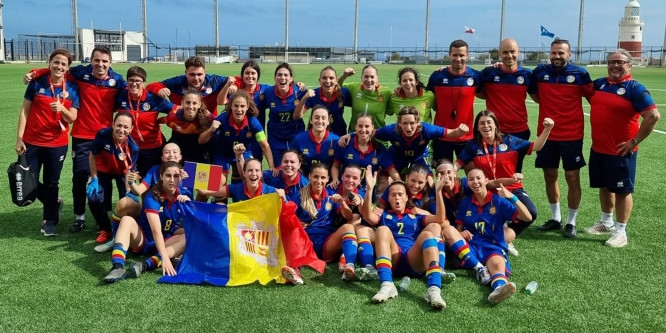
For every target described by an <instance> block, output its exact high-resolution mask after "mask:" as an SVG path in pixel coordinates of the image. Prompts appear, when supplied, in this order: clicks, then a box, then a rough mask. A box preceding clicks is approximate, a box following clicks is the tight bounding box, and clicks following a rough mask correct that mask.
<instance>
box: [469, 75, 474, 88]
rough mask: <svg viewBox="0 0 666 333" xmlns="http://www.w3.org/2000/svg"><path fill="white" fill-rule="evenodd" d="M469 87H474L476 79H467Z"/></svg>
mask: <svg viewBox="0 0 666 333" xmlns="http://www.w3.org/2000/svg"><path fill="white" fill-rule="evenodd" d="M467 85H468V86H470V87H471V86H473V85H474V79H473V78H471V77H470V78H468V79H467Z"/></svg>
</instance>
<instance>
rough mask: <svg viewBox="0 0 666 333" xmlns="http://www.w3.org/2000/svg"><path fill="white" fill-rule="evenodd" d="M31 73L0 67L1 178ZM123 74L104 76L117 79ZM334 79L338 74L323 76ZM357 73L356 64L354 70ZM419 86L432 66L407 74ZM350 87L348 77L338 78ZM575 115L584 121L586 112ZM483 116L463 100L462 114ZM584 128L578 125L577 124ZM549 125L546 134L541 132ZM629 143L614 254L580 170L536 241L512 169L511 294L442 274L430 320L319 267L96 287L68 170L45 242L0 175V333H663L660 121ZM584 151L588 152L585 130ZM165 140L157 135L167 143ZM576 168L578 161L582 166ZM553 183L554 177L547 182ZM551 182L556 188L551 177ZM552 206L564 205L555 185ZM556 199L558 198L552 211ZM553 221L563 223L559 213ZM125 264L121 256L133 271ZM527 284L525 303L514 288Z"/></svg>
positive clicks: (94, 263)
mask: <svg viewBox="0 0 666 333" xmlns="http://www.w3.org/2000/svg"><path fill="white" fill-rule="evenodd" d="M34 66H37V67H43V66H45V64H30V65H26V64H20V65H17V64H5V65H0V87H1V89H0V101H2V103H0V110H1V111H0V113H1V114H2V115H3V119H4V122H5V125H3V126H0V140H1V141H0V147H2V149H1V150H0V157H1V159H0V160H1V161H2V162H3V164H2V165H3V167H6V166H7V165H9V163H10V162H12V161H14V160H15V159H16V154H15V153H14V143H15V138H16V123H17V115H18V113H19V109H20V106H21V102H22V96H23V93H24V91H25V86H24V85H23V84H22V82H21V78H22V75H23V74H24V73H25V72H26V71H27V70H28V69H29V68H32V67H34ZM129 66H131V64H118V65H114V66H113V68H114V70H116V71H117V72H119V73H122V74H125V72H126V70H127V68H128V67H129ZM142 66H144V68H145V69H146V70H147V72H148V81H151V82H152V81H156V80H162V79H164V78H167V77H171V76H174V75H179V74H181V73H183V70H184V68H183V65H182V64H143V65H142ZM240 66H241V64H224V65H208V66H207V71H208V72H209V73H215V74H221V75H238V74H239V72H240ZM322 67H324V65H319V64H318V65H294V66H293V68H294V72H295V79H296V80H297V81H302V82H304V83H306V84H307V85H308V86H312V87H316V86H317V85H318V84H317V78H318V75H319V70H320V69H321V68H322ZM334 67H335V68H336V69H337V70H338V74H340V73H341V72H342V71H343V70H344V67H345V65H335V66H334ZM354 67H355V68H356V69H357V72H360V68H361V67H362V66H360V65H355V66H354ZM401 67H402V66H398V65H378V68H379V72H380V73H379V74H380V79H381V82H382V84H383V85H386V86H389V87H391V88H393V87H395V86H397V77H396V75H397V71H398V69H400V68H401ZM415 67H417V68H418V69H419V70H420V71H421V73H422V75H421V79H422V80H423V81H427V79H428V76H429V74H430V73H431V72H432V70H434V69H435V67H434V66H415ZM262 69H263V73H262V77H261V82H264V83H272V76H273V70H274V69H275V64H266V65H263V66H262ZM605 70H606V69H605V67H593V68H589V71H590V73H591V76H592V78H598V77H600V76H604V75H605ZM633 73H634V77H635V78H636V79H638V80H639V81H641V82H642V83H644V84H645V85H646V86H647V87H648V88H649V89H650V90H651V92H652V94H653V96H654V98H655V101H656V103H657V104H659V106H660V108H662V109H666V108H664V106H666V69H659V68H645V69H644V68H635V69H634V70H633ZM348 80H349V81H348V82H351V81H358V80H360V73H358V74H357V75H355V76H353V77H351V78H349V79H348ZM584 104H585V110H586V112H587V111H589V106H587V103H586V102H584ZM528 107H529V111H530V127H531V128H532V129H533V130H534V129H535V128H536V118H537V108H536V105H535V104H534V103H532V102H531V101H528ZM483 108H484V104H483V101H480V100H477V103H476V105H475V110H476V111H480V110H482V109H483ZM587 119H588V118H587V117H586V121H587ZM555 126H557V124H555ZM657 129H658V130H660V131H662V133H656V132H655V133H653V134H652V135H651V136H650V137H649V138H648V139H647V140H646V141H645V142H643V143H642V144H641V150H640V153H639V159H638V170H637V177H636V189H637V190H636V193H635V195H634V203H635V205H634V212H633V215H632V218H631V220H630V223H629V226H628V229H627V232H628V237H629V245H628V246H627V247H625V248H622V249H611V248H608V247H605V246H603V242H604V241H605V240H606V237H604V236H590V235H586V234H584V233H583V232H582V229H583V228H584V227H587V226H590V225H592V224H593V223H594V222H595V221H596V220H598V219H599V216H600V211H599V203H598V196H597V192H596V191H595V190H592V189H590V188H589V186H588V180H587V177H588V170H587V168H583V169H582V170H581V179H582V187H583V200H582V203H581V208H580V212H579V215H578V228H579V234H578V238H576V239H575V240H567V239H564V238H563V237H562V236H561V235H560V234H558V233H542V232H540V231H538V230H536V225H540V224H541V223H543V221H545V220H546V219H548V216H549V213H550V210H549V208H548V202H547V200H546V197H545V191H544V182H543V177H542V175H541V172H540V171H539V170H537V169H534V168H533V163H534V162H533V160H534V156H529V157H527V158H526V160H525V167H524V174H525V189H526V190H527V191H528V193H529V194H530V196H531V197H532V199H533V201H534V202H535V204H536V205H537V208H538V209H539V218H538V219H537V221H536V222H535V225H534V226H532V227H531V228H529V229H528V230H526V231H525V232H524V233H523V234H522V235H521V237H520V238H519V239H518V240H516V241H515V245H516V247H517V248H518V250H519V251H520V256H519V257H511V258H510V260H511V266H512V268H513V276H512V278H511V280H512V281H513V282H515V283H516V284H517V286H518V288H519V292H517V293H516V295H515V296H514V297H513V298H512V299H510V300H508V301H505V302H504V303H502V304H500V305H498V306H491V305H490V304H489V303H488V302H487V300H486V298H487V296H488V294H489V293H490V288H489V287H486V286H480V285H479V284H478V283H477V282H476V280H475V279H474V277H473V275H472V274H471V272H470V273H468V272H466V271H462V270H454V272H455V273H456V274H457V275H458V279H457V280H456V281H455V282H454V283H453V284H452V285H449V286H446V287H444V288H443V292H442V293H443V296H444V298H445V300H446V302H447V304H448V307H447V309H446V310H445V311H444V312H435V311H432V310H431V309H430V308H429V306H428V305H427V304H426V302H425V301H424V300H423V296H424V294H425V291H426V286H425V283H424V281H423V280H417V279H415V280H414V281H413V282H412V285H411V287H410V289H409V290H408V291H407V292H403V293H401V294H400V297H399V298H398V299H396V300H391V301H389V302H388V303H386V304H381V305H375V304H372V303H371V301H370V298H371V297H372V295H374V293H375V292H376V291H377V290H378V288H379V283H378V282H376V281H373V282H354V283H345V282H343V281H341V279H340V274H339V273H338V272H337V267H336V266H334V265H329V266H328V268H327V271H326V273H325V274H324V275H322V276H317V275H316V274H315V273H313V272H311V271H308V270H306V271H305V272H304V276H305V280H306V285H305V286H303V287H298V288H296V287H292V286H284V285H276V284H270V285H268V286H260V285H250V286H244V287H230V288H217V287H208V286H184V285H158V284H156V283H155V281H156V280H157V278H158V277H159V274H158V273H149V274H145V275H142V276H141V278H139V279H135V280H126V281H121V282H119V283H115V284H113V285H104V284H103V283H102V282H101V279H102V277H104V275H105V274H106V273H107V271H108V269H109V268H110V260H109V259H110V254H109V253H105V254H97V253H95V252H94V251H93V247H94V246H95V244H94V238H95V236H96V233H95V231H94V229H95V228H94V222H93V219H92V216H90V214H88V216H87V221H88V229H86V230H84V231H83V232H81V233H78V234H70V233H69V232H68V231H67V229H68V227H69V225H70V224H71V222H73V220H74V215H73V213H72V206H71V194H70V193H71V181H70V179H71V160H70V159H69V158H68V159H67V161H66V163H65V167H64V169H63V171H62V178H61V183H60V184H61V186H60V195H61V196H62V197H63V198H64V199H65V209H64V211H63V222H62V223H61V224H60V226H59V231H60V235H59V236H57V237H51V238H45V237H43V236H42V235H41V234H40V232H39V229H40V227H39V226H40V222H41V204H39V203H36V204H33V205H31V206H29V207H25V208H17V207H16V206H14V205H13V204H12V203H11V200H10V197H9V193H8V190H7V188H8V185H7V178H6V177H5V176H3V177H0V187H1V188H5V190H3V191H5V193H4V195H3V196H2V200H0V257H1V258H2V259H1V260H0V263H1V264H0V331H2V332H12V331H25V332H49V331H66V332H79V331H88V332H118V331H164V330H166V331H188V332H198V331H227V332H269V331H296V332H316V331H324V332H329V331H331V332H332V331H336V332H337V331H344V332H361V331H368V332H372V331H386V332H411V331H413V332H424V331H447V332H460V331H467V332H481V331H511V332H551V331H579V332H597V331H599V332H601V331H621V332H629V331H631V332H663V331H666V319H665V317H664V315H663V309H664V301H665V300H666V297H665V296H664V292H663V286H664V282H665V281H666V280H665V279H664V271H665V270H666V261H665V260H664V259H663V254H664V253H666V242H664V238H666V233H665V232H664V230H665V229H662V228H661V223H663V222H662V220H663V215H662V214H664V208H663V206H664V203H665V201H664V199H663V196H662V195H661V194H660V192H661V187H663V186H665V185H666V184H665V182H664V179H666V168H665V167H664V165H665V163H664V161H665V159H664V153H663V151H662V150H661V149H662V148H659V147H663V146H664V143H666V134H665V133H663V132H664V131H666V121H664V120H662V121H661V123H659V124H658V126H657ZM586 132H587V135H588V136H587V138H586V141H585V148H584V151H585V154H586V155H587V154H588V152H589V145H590V140H589V123H586ZM167 136H168V135H167ZM586 158H587V156H586ZM561 177H563V174H561ZM560 184H561V185H562V184H564V182H563V179H562V178H561V179H560ZM561 188H562V189H563V195H562V198H563V199H564V198H566V192H565V188H564V187H561ZM563 201H566V200H563ZM562 206H563V208H562V209H563V212H562V214H563V216H566V209H565V207H566V203H563V204H562ZM135 258H136V257H131V256H130V258H129V260H130V261H133V260H134V259H135ZM531 280H536V281H538V282H539V289H538V291H537V292H536V293H535V294H534V295H531V296H530V295H527V294H525V293H524V292H523V291H522V290H523V288H524V287H525V285H526V284H527V283H528V282H529V281H531Z"/></svg>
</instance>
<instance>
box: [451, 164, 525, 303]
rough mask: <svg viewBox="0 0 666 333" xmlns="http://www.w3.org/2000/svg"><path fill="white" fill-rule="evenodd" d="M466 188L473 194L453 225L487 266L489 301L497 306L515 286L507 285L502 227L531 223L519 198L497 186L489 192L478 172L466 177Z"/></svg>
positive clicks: (466, 201)
mask: <svg viewBox="0 0 666 333" xmlns="http://www.w3.org/2000/svg"><path fill="white" fill-rule="evenodd" d="M467 179H468V183H469V187H470V189H471V191H472V193H473V195H471V196H467V197H464V198H463V199H462V202H461V203H460V206H459V207H458V214H457V216H456V225H457V228H458V230H459V231H460V233H461V235H462V236H463V238H465V239H466V240H467V241H468V242H469V245H470V250H471V251H473V252H474V253H475V254H476V257H477V258H479V260H480V261H481V262H482V263H483V264H484V265H486V266H488V271H489V273H490V276H491V281H490V287H491V288H492V289H493V291H492V292H491V293H490V295H489V296H488V301H489V302H490V303H493V304H497V303H499V302H501V301H503V300H505V299H508V298H510V297H511V296H513V294H514V293H515V292H516V285H515V284H514V283H513V282H508V277H509V276H510V275H511V266H510V265H509V261H508V259H507V256H506V251H507V245H506V241H505V239H504V223H505V222H506V221H512V220H515V219H516V218H519V219H521V220H523V221H529V220H531V219H532V216H531V215H530V212H529V210H528V209H527V207H526V206H525V205H524V204H523V203H522V202H520V200H518V197H517V196H515V195H513V194H512V193H511V191H509V190H507V189H506V188H505V187H504V185H502V184H500V185H499V189H498V190H497V194H495V193H493V192H490V191H488V189H487V186H488V178H487V177H486V176H485V174H484V172H483V170H481V169H471V170H470V171H469V172H468V173H467Z"/></svg>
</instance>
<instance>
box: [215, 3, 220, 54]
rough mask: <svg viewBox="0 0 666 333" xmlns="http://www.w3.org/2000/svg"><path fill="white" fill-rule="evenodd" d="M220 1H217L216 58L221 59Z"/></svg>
mask: <svg viewBox="0 0 666 333" xmlns="http://www.w3.org/2000/svg"><path fill="white" fill-rule="evenodd" d="M219 11H220V10H219V1H218V0H215V57H216V58H219V57H220V26H219V23H218V19H219Z"/></svg>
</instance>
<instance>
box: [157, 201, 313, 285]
mask: <svg viewBox="0 0 666 333" xmlns="http://www.w3.org/2000/svg"><path fill="white" fill-rule="evenodd" d="M281 210H282V200H281V199H280V197H278V195H277V194H267V195H261V196H258V197H256V198H253V199H251V200H247V201H242V202H239V203H233V204H230V205H228V206H224V205H215V204H208V203H201V202H193V201H189V202H186V203H185V204H183V215H184V216H183V227H184V228H185V238H186V245H185V253H184V254H183V258H182V260H181V262H180V264H179V265H178V268H177V270H176V272H177V274H176V275H174V276H163V277H161V278H160V279H159V280H158V282H160V283H185V284H212V285H216V286H239V285H245V284H250V283H254V282H255V281H258V282H259V283H261V284H267V283H269V282H271V281H273V280H275V281H276V282H278V283H285V282H286V281H285V279H284V278H283V277H282V275H281V268H282V266H284V265H287V264H290V263H292V265H293V264H297V265H310V266H312V267H314V268H315V269H317V268H321V271H320V272H323V262H321V264H320V263H319V262H320V260H318V259H317V258H316V256H315V255H314V251H312V243H311V242H309V239H308V238H307V236H306V237H305V238H304V239H303V238H302V237H301V238H300V240H299V239H298V238H293V237H291V235H293V234H294V230H288V229H289V227H285V230H284V231H283V232H282V231H281V224H282V223H281V222H280V221H281V220H282V219H281V218H280V216H281V215H280V214H281ZM282 225H284V224H282ZM299 227H300V226H299ZM301 229H302V228H301ZM281 233H284V234H285V236H281ZM290 237H291V239H290ZM285 246H287V247H291V249H290V250H289V249H287V250H288V251H285ZM296 248H298V249H296ZM308 248H309V250H307V249H308ZM303 249H306V250H303ZM289 253H291V254H289ZM288 256H293V257H294V258H292V259H289V258H288ZM296 267H298V266H296Z"/></svg>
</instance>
